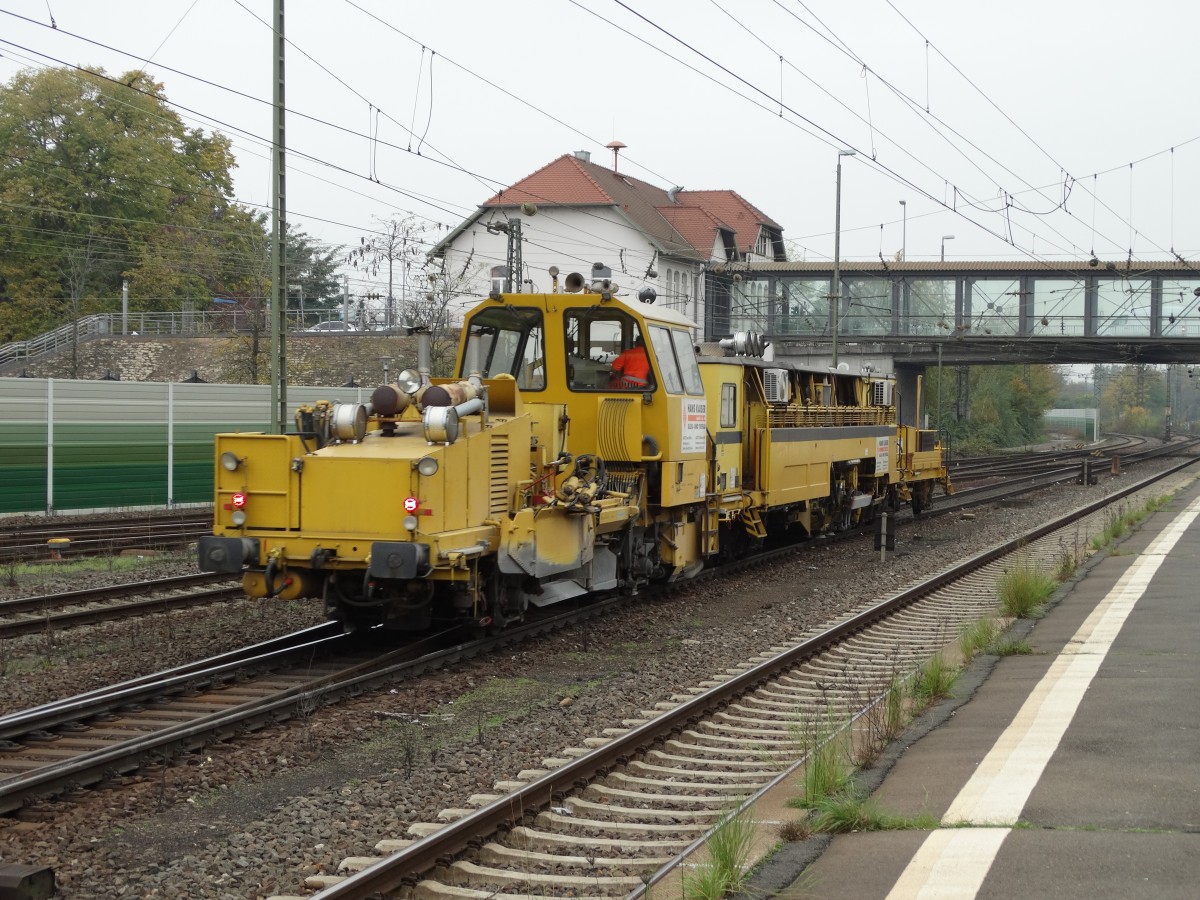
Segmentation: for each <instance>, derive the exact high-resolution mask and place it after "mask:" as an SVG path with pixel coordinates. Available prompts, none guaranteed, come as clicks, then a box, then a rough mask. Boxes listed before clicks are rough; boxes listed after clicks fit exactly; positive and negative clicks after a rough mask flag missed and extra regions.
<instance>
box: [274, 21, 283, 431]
mask: <svg viewBox="0 0 1200 900" xmlns="http://www.w3.org/2000/svg"><path fill="white" fill-rule="evenodd" d="M274 3H275V6H274V22H275V30H274V34H273V37H274V41H273V47H274V54H273V69H272V75H273V77H272V80H273V82H274V107H273V109H272V114H271V145H272V150H273V151H274V152H273V153H272V155H271V431H272V433H274V434H283V433H284V432H286V431H287V260H286V258H285V255H284V235H285V234H286V233H287V203H286V197H287V191H286V189H285V188H286V181H287V177H286V175H287V169H286V167H285V165H284V146H285V144H284V139H283V108H284V107H283V101H284V96H283V51H284V41H283V0H274Z"/></svg>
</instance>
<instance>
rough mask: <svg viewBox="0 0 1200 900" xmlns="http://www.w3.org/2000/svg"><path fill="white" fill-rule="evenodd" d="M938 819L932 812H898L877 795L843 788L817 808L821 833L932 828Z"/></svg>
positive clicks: (817, 826) (814, 824)
mask: <svg viewBox="0 0 1200 900" xmlns="http://www.w3.org/2000/svg"><path fill="white" fill-rule="evenodd" d="M937 827H938V820H937V818H936V817H935V816H933V815H932V814H930V813H927V812H925V813H920V814H919V815H916V816H898V815H896V814H895V813H890V812H888V811H886V810H885V809H884V808H883V807H882V806H880V805H879V801H878V800H876V799H875V798H874V797H862V796H859V795H858V794H855V793H852V792H848V791H847V792H843V793H840V794H835V795H833V796H831V797H826V798H824V799H823V800H822V801H821V802H820V803H819V804H818V805H817V808H816V810H815V812H814V815H813V819H812V828H813V831H815V832H817V833H820V834H849V833H850V832H853V831H902V830H911V829H920V830H923V831H932V830H933V829H935V828H937Z"/></svg>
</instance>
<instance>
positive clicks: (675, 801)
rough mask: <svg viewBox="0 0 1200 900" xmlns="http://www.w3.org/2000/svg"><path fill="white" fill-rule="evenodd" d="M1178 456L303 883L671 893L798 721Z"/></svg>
mask: <svg viewBox="0 0 1200 900" xmlns="http://www.w3.org/2000/svg"><path fill="white" fill-rule="evenodd" d="M1192 462H1193V461H1191V460H1189V461H1187V462H1184V463H1181V464H1179V465H1178V466H1175V467H1172V468H1171V469H1169V470H1168V471H1167V472H1164V473H1161V474H1159V475H1156V476H1154V477H1153V478H1150V479H1146V480H1144V481H1140V482H1138V483H1135V484H1131V485H1129V486H1128V487H1126V488H1124V489H1122V490H1121V491H1119V492H1115V493H1113V494H1111V495H1109V496H1108V497H1106V498H1103V499H1102V500H1099V501H1097V502H1095V503H1092V504H1089V505H1088V506H1086V507H1084V508H1082V509H1080V510H1078V511H1076V512H1075V513H1072V514H1070V515H1068V516H1064V517H1062V518H1060V519H1058V520H1056V521H1054V522H1050V523H1048V524H1046V525H1043V526H1041V527H1039V528H1037V529H1035V530H1034V531H1031V532H1029V533H1027V534H1024V535H1021V536H1019V537H1016V538H1014V539H1012V540H1011V541H1009V542H1007V543H1005V544H1004V545H1002V546H999V547H996V548H993V549H991V550H988V551H986V552H984V553H981V554H979V555H978V556H976V557H974V558H972V559H970V560H967V561H965V562H963V563H961V564H959V565H956V566H954V567H953V568H951V569H948V570H946V571H944V572H942V573H940V574H939V575H937V576H935V577H934V578H931V579H928V580H927V581H924V582H922V583H920V584H917V585H914V586H913V587H911V588H909V589H907V590H905V591H903V592H901V593H899V594H896V595H894V596H892V597H889V598H888V599H886V600H884V601H882V602H879V603H877V604H875V605H873V606H871V607H870V608H868V609H865V610H863V611H861V612H859V613H858V614H856V615H853V616H850V617H848V618H846V619H844V620H842V621H840V622H838V623H837V624H836V625H834V626H833V627H831V628H829V629H827V630H825V631H822V632H820V633H818V634H811V635H805V636H803V637H801V638H800V639H798V640H796V641H795V642H792V643H790V644H787V645H783V646H777V647H772V648H770V649H769V651H767V652H766V653H764V654H763V655H762V656H761V657H759V658H757V659H754V660H751V661H750V662H748V663H747V664H746V665H745V666H744V667H742V668H739V669H736V670H730V671H728V672H727V673H725V674H724V675H722V676H720V677H718V678H716V679H714V680H713V681H712V682H710V683H707V684H704V685H701V686H699V687H698V688H696V689H694V690H693V691H692V692H691V693H690V694H686V695H681V696H677V697H674V698H672V700H671V702H670V703H666V704H659V707H662V708H656V709H654V710H647V711H646V712H645V713H644V714H643V717H642V718H640V719H636V720H630V721H628V722H626V723H624V725H625V727H624V728H622V729H618V730H617V731H616V732H611V733H606V734H602V735H597V736H596V738H594V739H593V740H591V741H588V742H585V746H582V747H576V748H568V749H567V750H565V751H564V752H562V753H560V754H559V755H557V756H555V757H549V758H547V759H546V760H545V761H544V768H541V769H536V770H529V771H526V772H522V773H520V774H519V775H518V776H517V779H516V780H515V781H514V782H501V783H498V784H497V785H496V792H495V793H494V794H486V795H478V796H475V797H473V798H471V799H470V801H469V803H468V804H466V806H465V807H464V808H461V809H448V810H445V811H443V813H442V814H441V816H439V819H440V821H436V822H428V823H418V824H416V825H414V826H412V827H411V828H410V829H409V833H408V834H406V835H397V836H396V837H395V838H394V839H391V840H387V841H384V842H382V843H381V844H379V845H377V847H376V848H375V849H376V854H377V855H375V856H364V857H353V858H349V859H347V860H345V861H343V863H342V866H341V867H340V871H342V872H344V873H348V874H345V875H335V876H313V877H310V878H309V879H308V881H307V886H308V887H309V888H316V889H318V890H319V893H318V894H316V895H314V896H315V897H318V898H321V900H333V898H339V900H342V898H366V897H373V896H377V895H379V894H380V893H383V892H388V891H397V890H401V891H404V892H405V893H404V896H407V897H412V898H434V897H437V898H444V897H472V898H485V897H493V896H496V895H497V894H498V893H503V894H517V895H525V896H573V897H577V896H597V897H618V896H621V897H625V896H629V897H638V896H648V895H649V894H650V892H651V891H654V892H655V895H662V896H677V895H679V885H678V879H679V877H680V871H681V867H683V866H686V865H688V864H689V862H690V861H692V859H693V856H694V854H695V853H696V852H697V851H698V850H699V849H700V848H701V847H702V846H703V845H704V842H705V839H706V837H707V836H708V835H709V834H710V833H711V831H712V830H713V829H714V827H716V826H717V825H718V824H719V823H720V822H721V821H722V820H724V819H725V818H726V817H727V816H728V815H730V814H731V813H732V814H737V813H739V812H742V811H750V813H749V814H750V816H751V818H757V816H756V815H755V814H754V812H753V808H754V806H755V804H756V803H757V802H759V801H761V800H762V799H763V798H764V797H765V796H767V794H768V792H769V791H771V790H772V789H773V788H776V787H778V786H779V785H781V784H784V783H787V782H790V781H793V780H794V779H795V777H796V776H797V773H798V772H799V771H800V770H801V769H802V767H803V766H804V764H805V753H806V751H807V750H808V749H810V747H811V745H812V743H813V742H812V741H808V740H805V738H804V737H803V735H804V734H805V733H810V734H822V732H821V730H820V729H821V726H822V723H826V722H842V721H849V722H855V723H857V725H858V727H859V729H860V730H861V728H862V727H863V723H864V722H865V721H866V720H867V719H868V717H869V716H870V715H871V713H870V709H871V708H873V706H874V705H876V704H877V703H878V702H879V700H880V698H881V697H882V696H883V695H885V694H886V692H887V689H888V685H889V684H890V683H891V681H892V679H894V678H895V677H896V676H897V675H903V674H907V673H909V672H911V671H912V669H913V668H915V666H916V664H918V663H919V662H920V661H921V660H923V659H926V658H928V657H930V656H931V655H933V654H935V653H937V652H938V651H939V650H940V649H941V648H942V647H943V646H944V645H946V644H947V643H949V642H951V641H955V640H956V639H957V636H958V634H959V629H960V627H961V626H962V625H963V624H964V623H967V622H970V621H973V620H975V619H978V618H981V617H984V616H994V615H995V605H996V581H997V579H998V578H999V576H1000V575H1001V574H1002V572H1003V571H1004V569H1005V568H1006V567H1007V566H1010V565H1011V561H1010V559H1011V557H1012V555H1013V554H1014V553H1020V554H1021V556H1022V558H1023V559H1028V560H1030V561H1031V562H1032V561H1038V560H1041V561H1052V560H1054V559H1056V558H1057V557H1058V555H1059V554H1061V552H1062V540H1063V538H1062V534H1061V531H1062V530H1063V529H1065V530H1066V531H1067V532H1069V535H1070V538H1071V540H1072V541H1075V540H1084V541H1086V540H1087V535H1088V534H1089V533H1091V532H1099V531H1102V530H1103V528H1104V527H1105V525H1106V524H1107V523H1108V517H1107V515H1106V513H1105V510H1106V508H1107V507H1108V506H1109V505H1110V504H1112V503H1114V502H1117V501H1119V500H1120V499H1122V498H1124V497H1126V496H1128V495H1129V494H1131V493H1133V492H1135V491H1138V490H1141V489H1143V488H1146V487H1148V486H1150V485H1151V484H1153V483H1154V482H1155V481H1157V480H1159V479H1160V478H1163V477H1166V476H1167V475H1169V474H1172V473H1174V472H1175V471H1178V469H1180V468H1183V467H1184V466H1186V465H1190V464H1192ZM814 723H815V728H816V731H808V729H811V728H813V727H814ZM798 729H799V734H800V736H799V737H798V734H797V730H798ZM825 736H827V735H825ZM788 790H790V791H792V792H793V793H794V792H795V790H796V789H795V788H794V787H790V788H788ZM772 805H773V806H775V807H777V806H778V804H777V803H775V804H772ZM384 854H390V855H384Z"/></svg>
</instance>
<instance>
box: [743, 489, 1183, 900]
mask: <svg viewBox="0 0 1200 900" xmlns="http://www.w3.org/2000/svg"><path fill="white" fill-rule="evenodd" d="M1027 639H1028V640H1029V642H1030V643H1031V644H1032V645H1033V647H1034V653H1033V654H1032V655H1028V656H1009V657H1005V658H1003V659H1000V660H999V661H998V662H996V663H995V665H994V667H993V668H992V669H991V671H990V673H988V674H986V677H985V676H979V677H978V681H979V683H978V686H977V688H976V690H975V694H974V696H973V697H972V698H971V699H970V701H969V702H966V703H963V704H962V705H960V706H958V707H957V708H956V709H954V711H953V713H952V714H948V715H947V717H946V721H945V722H944V723H942V724H940V725H937V726H936V727H933V728H931V730H930V731H929V732H928V733H927V734H925V735H924V736H923V737H921V738H920V739H919V740H917V741H916V742H915V743H912V744H911V745H909V746H908V747H907V748H906V749H905V750H904V751H903V752H902V753H901V755H900V756H899V758H898V759H897V760H896V761H895V764H894V765H893V767H892V768H891V769H890V770H889V771H888V774H887V775H886V777H884V779H883V781H882V783H881V784H880V786H879V787H878V789H877V790H876V791H875V793H874V796H875V797H876V798H877V799H878V800H879V802H880V803H881V805H882V806H883V808H884V809H886V810H887V811H889V812H893V813H897V814H900V815H907V816H915V815H917V814H919V813H930V814H932V815H934V816H936V817H938V819H939V820H940V821H941V823H942V825H943V826H944V827H942V828H939V829H937V830H935V831H932V832H931V831H917V830H912V831H892V832H875V833H865V834H851V835H839V836H836V837H834V838H833V839H832V840H830V841H828V847H827V849H826V850H825V852H824V853H823V854H822V855H821V856H820V857H819V858H818V859H817V860H816V862H815V863H814V864H813V865H812V866H811V867H810V868H808V869H807V870H806V871H804V872H803V873H802V874H799V875H798V876H797V875H796V872H795V870H793V873H792V880H791V883H790V885H789V886H787V887H781V886H770V887H768V886H767V885H766V884H762V885H761V886H760V887H759V888H758V890H752V891H751V892H750V893H748V894H747V895H746V896H751V895H753V896H758V897H763V896H773V897H779V898H787V900H798V898H826V897H839V898H841V897H846V898H863V900H870V898H889V900H909V898H922V900H932V898H939V900H941V898H974V897H979V898H1011V897H1023V898H1026V897H1052V898H1055V900H1070V898H1087V900H1104V898H1134V897H1136V898H1141V897H1147V898H1189V900H1195V898H1200V481H1193V482H1192V483H1191V484H1190V486H1188V487H1186V488H1185V489H1184V490H1183V491H1181V492H1180V493H1179V494H1177V495H1176V496H1175V497H1174V499H1173V500H1172V501H1171V502H1170V503H1169V504H1168V505H1167V506H1166V507H1164V508H1163V509H1162V510H1161V511H1159V512H1157V513H1155V514H1154V515H1153V516H1151V517H1150V518H1149V519H1148V520H1147V521H1146V522H1145V523H1144V524H1143V525H1142V526H1141V528H1140V529H1139V530H1138V531H1137V532H1136V533H1135V534H1134V535H1133V536H1131V537H1129V538H1127V539H1126V540H1125V541H1123V542H1122V543H1121V544H1120V545H1119V546H1118V548H1117V549H1116V550H1115V551H1114V552H1112V553H1110V554H1109V555H1108V556H1106V557H1105V558H1103V559H1102V560H1100V561H1099V562H1097V563H1095V564H1093V565H1092V566H1090V568H1089V570H1088V573H1087V575H1086V577H1084V578H1082V579H1080V580H1079V581H1078V582H1076V584H1075V586H1074V588H1073V589H1072V590H1071V591H1070V592H1069V593H1068V594H1067V595H1066V596H1065V597H1064V598H1063V599H1062V600H1060V601H1059V602H1058V603H1057V604H1056V605H1055V606H1054V607H1053V608H1052V609H1051V611H1050V612H1049V614H1048V615H1047V616H1046V617H1045V618H1044V619H1042V620H1040V621H1039V622H1037V623H1036V625H1035V626H1034V627H1033V628H1032V630H1030V632H1029V634H1028V637H1027ZM968 674H969V673H968ZM969 683H970V678H969V677H968V678H967V679H965V681H964V684H967V685H968V687H967V688H966V689H967V690H970V687H969ZM806 843H808V842H806ZM789 846H791V845H789ZM796 846H797V847H798V846H800V845H796ZM787 852H788V851H785V852H784V853H782V854H780V857H786V855H787ZM772 865H773V866H780V865H786V863H785V862H784V860H783V859H780V860H779V861H778V862H776V863H773V864H772ZM775 877H776V878H778V872H777V873H776V876H775Z"/></svg>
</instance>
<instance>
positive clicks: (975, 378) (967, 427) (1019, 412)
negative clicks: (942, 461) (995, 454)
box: [925, 365, 1062, 453]
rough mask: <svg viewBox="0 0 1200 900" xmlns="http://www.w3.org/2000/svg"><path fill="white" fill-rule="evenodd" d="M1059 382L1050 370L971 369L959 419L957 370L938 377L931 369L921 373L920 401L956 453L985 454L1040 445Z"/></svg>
mask: <svg viewBox="0 0 1200 900" xmlns="http://www.w3.org/2000/svg"><path fill="white" fill-rule="evenodd" d="M1061 382H1062V376H1061V375H1060V374H1059V373H1058V371H1057V370H1056V369H1055V368H1054V367H1053V366H1034V365H1030V366H972V367H971V368H970V369H969V370H968V372H967V386H968V395H969V401H970V402H969V407H968V411H967V415H966V416H965V417H959V416H958V415H957V400H958V369H957V367H955V368H949V367H947V368H945V369H944V370H942V371H941V373H940V377H939V372H938V370H937V369H929V370H927V372H926V389H925V397H926V403H927V407H928V408H929V409H930V414H931V418H932V419H933V420H934V422H935V424H936V423H937V422H938V421H940V422H941V425H942V428H943V429H944V430H945V431H947V432H949V433H950V435H951V436H952V438H953V441H954V445H955V447H956V449H957V450H958V451H959V452H968V453H975V452H979V453H986V452H990V451H991V450H994V449H997V448H1001V447H1015V446H1020V445H1023V444H1030V443H1034V442H1036V441H1039V440H1041V439H1042V437H1043V435H1044V428H1043V416H1044V413H1045V411H1046V410H1048V409H1052V408H1053V406H1054V401H1055V398H1056V397H1057V396H1058V393H1059V390H1060V387H1061ZM939 417H940V418H939Z"/></svg>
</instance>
